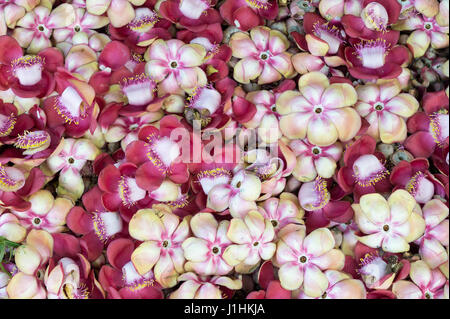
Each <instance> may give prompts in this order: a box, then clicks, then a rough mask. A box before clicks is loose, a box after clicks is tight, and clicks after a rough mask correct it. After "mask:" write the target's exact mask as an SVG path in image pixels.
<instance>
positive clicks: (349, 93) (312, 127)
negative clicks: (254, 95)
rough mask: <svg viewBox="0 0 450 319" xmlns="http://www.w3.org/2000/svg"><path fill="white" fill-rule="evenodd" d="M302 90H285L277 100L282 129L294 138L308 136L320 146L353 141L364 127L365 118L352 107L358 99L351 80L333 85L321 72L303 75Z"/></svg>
mask: <svg viewBox="0 0 450 319" xmlns="http://www.w3.org/2000/svg"><path fill="white" fill-rule="evenodd" d="M298 86H299V89H300V92H298V91H292V90H289V91H285V92H283V93H282V94H281V95H280V96H279V97H278V99H277V102H276V110H277V112H278V113H279V114H280V115H281V118H280V128H281V131H282V132H283V134H284V136H286V137H287V138H290V139H304V138H305V137H307V138H308V141H309V142H310V143H313V144H315V145H317V146H320V147H322V146H330V145H332V144H333V143H335V142H336V141H337V140H340V141H341V142H346V141H349V140H351V139H352V138H353V137H355V135H356V134H357V133H358V131H359V129H360V128H361V118H360V116H359V115H358V113H357V112H356V111H355V110H354V109H353V108H351V107H350V106H352V105H354V104H355V103H356V100H357V94H356V91H355V89H354V88H353V87H352V86H351V85H350V84H348V83H333V84H330V81H329V79H328V78H327V77H326V76H325V75H324V74H322V73H320V72H311V73H308V74H305V75H303V76H301V77H300V79H299V82H298Z"/></svg>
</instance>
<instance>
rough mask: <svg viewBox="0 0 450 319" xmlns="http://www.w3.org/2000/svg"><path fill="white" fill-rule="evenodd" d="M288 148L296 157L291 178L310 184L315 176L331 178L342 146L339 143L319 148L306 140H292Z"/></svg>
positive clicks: (340, 154)
mask: <svg viewBox="0 0 450 319" xmlns="http://www.w3.org/2000/svg"><path fill="white" fill-rule="evenodd" d="M289 147H290V148H291V149H292V150H293V151H294V154H295V156H296V157H297V161H296V165H295V168H294V170H293V171H292V176H294V177H295V178H296V179H298V180H299V181H300V182H310V181H312V180H314V179H315V178H316V177H317V176H320V177H322V178H331V177H332V176H333V174H334V172H335V170H336V167H337V164H336V163H337V162H338V161H339V159H340V158H341V156H342V151H343V147H342V144H341V143H339V142H336V143H334V144H332V145H330V146H325V147H320V146H317V145H314V144H311V143H310V142H309V141H308V139H302V140H301V139H296V140H292V141H291V142H290V143H289Z"/></svg>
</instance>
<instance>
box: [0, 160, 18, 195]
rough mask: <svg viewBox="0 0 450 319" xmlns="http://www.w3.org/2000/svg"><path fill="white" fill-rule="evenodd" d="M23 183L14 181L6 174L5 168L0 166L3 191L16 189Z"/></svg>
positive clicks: (0, 181) (0, 182)
mask: <svg viewBox="0 0 450 319" xmlns="http://www.w3.org/2000/svg"><path fill="white" fill-rule="evenodd" d="M21 182H22V181H21V180H14V179H12V178H11V177H10V176H9V175H8V173H7V172H6V170H5V168H4V167H3V166H1V164H0V185H1V186H2V189H4V190H8V189H15V187H16V186H17V185H18V184H19V183H21Z"/></svg>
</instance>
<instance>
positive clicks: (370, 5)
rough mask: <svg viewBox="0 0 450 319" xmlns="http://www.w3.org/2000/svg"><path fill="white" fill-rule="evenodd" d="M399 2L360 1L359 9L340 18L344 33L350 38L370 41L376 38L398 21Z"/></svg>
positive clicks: (383, 0) (393, 0)
mask: <svg viewBox="0 0 450 319" xmlns="http://www.w3.org/2000/svg"><path fill="white" fill-rule="evenodd" d="M355 2H356V1H355ZM399 2H400V1H397V0H366V1H361V2H360V3H361V7H360V8H355V9H356V10H354V11H353V12H352V13H351V14H346V15H344V16H343V17H342V20H341V21H342V25H343V26H344V28H345V32H346V33H347V34H348V35H349V36H350V37H352V38H363V39H366V40H370V39H373V38H375V37H377V35H379V34H381V33H382V32H386V31H387V30H388V28H389V27H390V26H392V25H393V24H395V23H396V22H397V21H398V18H399V16H400V11H401V9H402V5H401V4H400V3H399ZM355 7H356V6H355ZM355 14H356V15H355Z"/></svg>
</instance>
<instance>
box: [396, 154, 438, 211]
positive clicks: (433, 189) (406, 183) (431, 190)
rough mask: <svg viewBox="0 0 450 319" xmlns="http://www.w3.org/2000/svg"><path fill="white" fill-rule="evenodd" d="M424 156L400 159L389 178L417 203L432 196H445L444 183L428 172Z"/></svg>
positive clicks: (422, 202) (425, 201)
mask: <svg viewBox="0 0 450 319" xmlns="http://www.w3.org/2000/svg"><path fill="white" fill-rule="evenodd" d="M429 167H430V164H429V163H428V160H426V159H425V158H415V159H413V160H412V161H410V162H408V161H401V162H400V163H398V164H397V165H396V166H395V167H394V168H393V169H392V172H391V176H390V180H391V183H392V185H394V186H396V188H404V189H405V190H406V191H408V192H409V193H410V194H411V195H413V197H414V199H415V200H416V201H417V202H418V203H419V204H425V203H427V202H429V201H430V200H431V199H432V198H433V197H434V196H436V195H437V196H441V197H442V198H445V188H444V185H442V183H441V182H440V181H439V179H437V178H436V177H434V176H433V175H432V174H431V173H430V172H429V170H428V169H429Z"/></svg>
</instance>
